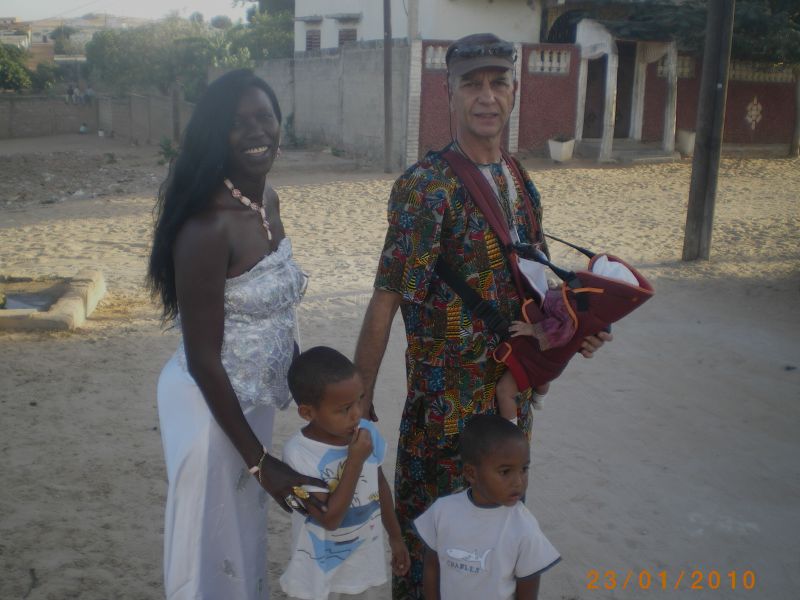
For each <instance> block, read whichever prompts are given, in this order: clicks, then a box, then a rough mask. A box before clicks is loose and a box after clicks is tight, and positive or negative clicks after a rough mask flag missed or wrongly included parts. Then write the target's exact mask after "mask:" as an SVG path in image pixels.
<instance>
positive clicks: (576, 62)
mask: <svg viewBox="0 0 800 600" xmlns="http://www.w3.org/2000/svg"><path fill="white" fill-rule="evenodd" d="M549 49H552V50H565V49H569V50H570V69H569V73H568V74H566V75H561V74H559V75H543V74H538V73H529V72H528V57H529V56H530V53H531V52H532V51H535V50H549ZM579 67H580V52H579V50H578V48H577V47H576V46H566V45H564V44H530V45H529V44H526V45H524V46H523V48H522V81H521V88H520V107H519V148H520V150H533V151H537V150H541V149H542V148H544V147H545V145H546V144H547V140H548V138H551V137H553V136H556V135H558V134H564V135H567V136H569V137H572V136H573V135H574V132H575V115H576V109H577V102H578V99H577V96H578V70H579Z"/></svg>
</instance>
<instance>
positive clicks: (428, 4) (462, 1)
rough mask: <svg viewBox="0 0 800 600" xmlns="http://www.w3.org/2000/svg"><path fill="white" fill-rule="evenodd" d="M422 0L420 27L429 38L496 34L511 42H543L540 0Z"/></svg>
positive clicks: (420, 2)
mask: <svg viewBox="0 0 800 600" xmlns="http://www.w3.org/2000/svg"><path fill="white" fill-rule="evenodd" d="M532 4H533V6H528V4H527V3H526V2H523V1H522V0H494V1H490V0H419V30H420V36H421V37H422V39H425V40H455V39H458V38H460V37H463V36H465V35H469V34H470V33H484V32H489V33H494V34H495V35H497V36H498V37H501V38H503V39H504V40H507V41H509V42H525V43H529V44H535V43H538V42H539V26H540V21H541V9H540V3H539V2H538V0H537V1H536V2H533V3H532Z"/></svg>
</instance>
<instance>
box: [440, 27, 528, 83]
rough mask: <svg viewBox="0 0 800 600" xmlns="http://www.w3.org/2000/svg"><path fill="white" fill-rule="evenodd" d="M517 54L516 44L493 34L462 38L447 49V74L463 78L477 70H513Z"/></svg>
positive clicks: (474, 34) (479, 34) (477, 34)
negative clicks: (493, 68)
mask: <svg viewBox="0 0 800 600" xmlns="http://www.w3.org/2000/svg"><path fill="white" fill-rule="evenodd" d="M515 60H517V53H516V50H514V44H512V43H510V42H506V41H504V40H501V39H500V38H499V37H497V36H496V35H494V34H493V33H473V34H472V35H468V36H466V37H462V38H460V39H458V40H456V41H455V42H453V43H452V44H450V46H449V47H448V48H447V54H446V55H445V63H446V64H447V72H448V73H450V75H452V76H454V77H461V76H462V75H465V74H467V73H469V72H470V71H474V70H475V69H485V68H491V67H496V68H500V69H513V68H514V61H515Z"/></svg>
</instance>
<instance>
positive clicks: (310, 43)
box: [306, 29, 320, 52]
mask: <svg viewBox="0 0 800 600" xmlns="http://www.w3.org/2000/svg"><path fill="white" fill-rule="evenodd" d="M319 44H320V30H319V29H307V30H306V52H308V51H309V50H319Z"/></svg>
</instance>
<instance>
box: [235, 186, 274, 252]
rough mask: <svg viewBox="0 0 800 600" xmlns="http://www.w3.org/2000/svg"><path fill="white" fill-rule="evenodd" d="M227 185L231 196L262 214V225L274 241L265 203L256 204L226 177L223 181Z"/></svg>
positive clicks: (269, 238)
mask: <svg viewBox="0 0 800 600" xmlns="http://www.w3.org/2000/svg"><path fill="white" fill-rule="evenodd" d="M223 183H224V184H225V187H226V188H228V189H229V190H230V192H231V196H233V197H234V198H236V199H237V200H238V201H239V202H241V203H242V204H244V205H245V206H246V207H247V208H249V209H250V210H252V211H253V212H257V213H258V214H259V215H260V216H261V226H262V227H263V228H264V229H265V230H266V232H267V239H268V240H269V241H270V242H271V241H272V231H270V228H269V221H268V220H267V211H266V209H265V208H264V205H263V204H256V203H255V202H253V201H252V200H250V198H248V197H247V196H245V195H244V194H242V192H240V191H239V190H238V189H237V188H235V187H234V185H233V183H232V182H231V180H230V179H225V180H224V181H223Z"/></svg>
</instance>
